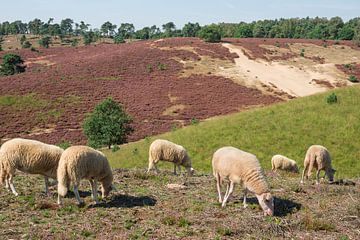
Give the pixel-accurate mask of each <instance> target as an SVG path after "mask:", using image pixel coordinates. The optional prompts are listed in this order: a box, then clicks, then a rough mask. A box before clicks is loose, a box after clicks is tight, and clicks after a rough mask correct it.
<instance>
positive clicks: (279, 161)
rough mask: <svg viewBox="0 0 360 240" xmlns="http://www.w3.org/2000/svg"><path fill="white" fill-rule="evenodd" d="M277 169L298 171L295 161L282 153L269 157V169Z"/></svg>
mask: <svg viewBox="0 0 360 240" xmlns="http://www.w3.org/2000/svg"><path fill="white" fill-rule="evenodd" d="M277 169H281V170H286V171H290V172H295V173H298V172H299V169H298V166H297V164H296V162H295V161H294V160H292V159H290V158H287V157H285V156H283V155H275V156H273V157H272V158H271V170H273V171H276V170H277Z"/></svg>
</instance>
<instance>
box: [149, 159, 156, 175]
mask: <svg viewBox="0 0 360 240" xmlns="http://www.w3.org/2000/svg"><path fill="white" fill-rule="evenodd" d="M154 165H155V164H154V163H153V162H152V161H149V167H148V170H147V173H150V171H151V169H153V168H154Z"/></svg>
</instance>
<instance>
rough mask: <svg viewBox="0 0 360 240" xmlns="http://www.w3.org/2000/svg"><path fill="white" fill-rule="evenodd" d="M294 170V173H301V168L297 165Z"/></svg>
mask: <svg viewBox="0 0 360 240" xmlns="http://www.w3.org/2000/svg"><path fill="white" fill-rule="evenodd" d="M292 170H293V172H294V173H299V168H298V166H296V165H295V166H294V167H293V169H292Z"/></svg>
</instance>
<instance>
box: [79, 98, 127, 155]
mask: <svg viewBox="0 0 360 240" xmlns="http://www.w3.org/2000/svg"><path fill="white" fill-rule="evenodd" d="M131 123H132V118H131V117H130V116H129V115H127V114H126V112H125V111H124V109H123V107H122V106H121V105H120V104H118V103H117V102H115V101H114V100H113V99H112V98H107V99H105V100H104V101H103V102H101V103H100V104H98V105H97V106H96V107H95V110H94V111H93V112H92V113H91V114H89V115H88V116H87V117H86V119H85V121H84V124H83V130H84V133H85V135H86V136H87V138H88V142H89V145H90V146H92V147H100V146H107V147H108V148H109V149H110V148H111V146H112V145H114V144H123V143H126V142H127V136H128V135H129V134H130V133H131V132H133V128H132V127H131V126H130V124H131Z"/></svg>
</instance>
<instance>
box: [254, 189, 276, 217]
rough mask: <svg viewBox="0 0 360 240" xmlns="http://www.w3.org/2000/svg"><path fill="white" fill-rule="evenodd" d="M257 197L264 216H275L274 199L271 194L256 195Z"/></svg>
mask: <svg viewBox="0 0 360 240" xmlns="http://www.w3.org/2000/svg"><path fill="white" fill-rule="evenodd" d="M256 197H257V199H258V201H259V204H260V206H261V208H262V209H263V211H264V215H265V216H267V215H269V216H272V215H274V198H273V197H272V195H271V193H269V192H267V193H262V194H259V195H258V194H256Z"/></svg>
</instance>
